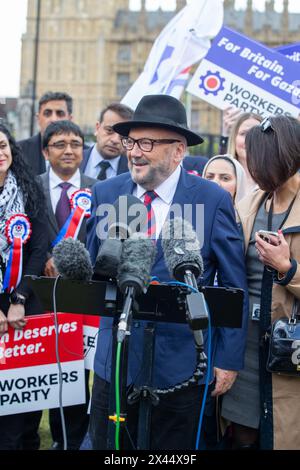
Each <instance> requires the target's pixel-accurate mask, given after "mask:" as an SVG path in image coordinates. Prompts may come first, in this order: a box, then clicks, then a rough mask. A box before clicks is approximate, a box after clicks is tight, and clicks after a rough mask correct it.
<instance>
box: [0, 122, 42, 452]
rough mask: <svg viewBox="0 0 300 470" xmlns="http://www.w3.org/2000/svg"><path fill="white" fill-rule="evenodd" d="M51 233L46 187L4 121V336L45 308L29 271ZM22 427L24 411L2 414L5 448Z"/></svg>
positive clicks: (17, 442)
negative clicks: (15, 268)
mask: <svg viewBox="0 0 300 470" xmlns="http://www.w3.org/2000/svg"><path fill="white" fill-rule="evenodd" d="M16 214H18V216H17V217H18V218H19V217H20V218H21V220H23V221H24V220H25V221H26V220H28V223H27V229H28V231H27V232H26V229H25V230H24V232H25V233H27V236H28V239H27V241H26V243H25V244H24V245H23V258H22V273H21V274H22V275H21V278H20V280H19V281H18V280H15V282H12V284H13V288H11V284H9V287H7V275H8V271H9V269H8V266H9V258H10V254H11V250H12V237H13V236H14V235H13V234H15V233H16V232H14V231H13V229H12V227H13V225H14V221H15V219H14V216H16ZM17 220H19V219H17ZM25 225H26V223H25ZM29 227H30V229H29ZM45 233H46V214H45V204H44V197H43V192H42V190H41V189H40V187H39V186H38V184H37V182H36V181H35V179H34V177H33V176H32V174H31V172H30V169H29V167H27V165H26V164H25V162H24V160H23V156H22V153H21V149H20V148H19V146H18V145H17V144H16V141H15V139H14V138H13V136H12V135H11V133H10V132H9V131H8V129H7V128H6V127H5V126H3V125H2V124H0V336H2V335H3V334H5V333H6V332H7V329H8V325H10V326H11V327H12V328H14V329H23V328H24V327H25V325H26V317H25V315H26V314H35V313H42V309H41V306H40V305H39V302H38V301H37V299H36V298H35V297H34V295H33V293H32V291H31V289H30V287H29V285H28V283H27V280H26V278H25V277H24V276H25V275H26V274H31V275H41V273H42V269H43V266H44V264H45V259H46V252H47V237H46V236H45ZM25 238H26V237H25ZM24 241H25V240H24ZM22 432H23V415H22V414H19V415H7V416H0V449H1V450H3V449H19V448H21V440H22V439H21V436H22Z"/></svg>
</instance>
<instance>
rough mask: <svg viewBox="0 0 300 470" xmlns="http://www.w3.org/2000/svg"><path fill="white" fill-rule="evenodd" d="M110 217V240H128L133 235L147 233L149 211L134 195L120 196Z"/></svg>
mask: <svg viewBox="0 0 300 470" xmlns="http://www.w3.org/2000/svg"><path fill="white" fill-rule="evenodd" d="M113 209H114V210H113V211H111V212H110V213H109V215H108V234H107V235H108V238H118V239H122V240H126V238H128V237H130V236H131V235H132V234H133V233H136V232H144V233H145V232H147V209H146V206H145V205H144V204H143V203H142V202H141V200H140V199H139V198H137V197H135V196H133V195H132V194H126V195H123V196H119V197H118V199H117V200H116V201H115V202H114V205H113Z"/></svg>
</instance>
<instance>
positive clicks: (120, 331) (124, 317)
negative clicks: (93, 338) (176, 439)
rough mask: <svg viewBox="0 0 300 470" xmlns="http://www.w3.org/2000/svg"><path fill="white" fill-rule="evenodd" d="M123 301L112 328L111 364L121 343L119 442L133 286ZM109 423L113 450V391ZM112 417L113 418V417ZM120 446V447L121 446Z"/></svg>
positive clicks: (123, 419) (124, 408)
mask: <svg viewBox="0 0 300 470" xmlns="http://www.w3.org/2000/svg"><path fill="white" fill-rule="evenodd" d="M124 297H125V299H124V303H123V308H122V312H121V314H120V317H119V319H118V320H116V319H115V323H114V330H113V354H112V364H116V350H117V347H116V346H117V343H121V344H122V351H121V361H120V371H121V374H120V375H121V376H120V381H119V383H120V391H121V393H120V395H121V400H120V401H121V403H120V421H121V422H120V430H121V432H120V442H121V439H122V438H123V436H124V428H125V426H126V425H127V422H126V418H127V371H128V348H129V338H130V329H131V319H132V312H133V309H134V299H135V288H134V287H133V286H127V287H126V290H125V294H124ZM114 372H115V367H112V373H111V390H113V391H114V390H115V384H116V377H115V373H114ZM109 411H110V412H109V416H110V419H109V422H108V423H109V424H108V433H107V449H111V450H115V432H116V420H115V419H114V418H116V414H115V411H116V399H115V393H110V400H109ZM113 417H114V418H113ZM121 448H122V447H121Z"/></svg>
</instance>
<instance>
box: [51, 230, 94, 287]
mask: <svg viewBox="0 0 300 470" xmlns="http://www.w3.org/2000/svg"><path fill="white" fill-rule="evenodd" d="M53 262H54V266H55V268H56V270H57V271H58V273H59V274H60V275H61V276H62V277H63V278H64V279H70V280H74V281H89V280H91V279H92V276H93V267H92V263H91V259H90V255H89V252H88V251H87V250H86V248H85V246H84V244H83V243H81V242H80V241H79V240H74V239H73V238H63V239H62V240H61V241H60V242H59V243H58V244H57V245H56V246H55V247H54V249H53Z"/></svg>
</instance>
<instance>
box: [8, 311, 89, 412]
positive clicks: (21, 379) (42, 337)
mask: <svg viewBox="0 0 300 470" xmlns="http://www.w3.org/2000/svg"><path fill="white" fill-rule="evenodd" d="M26 319H27V325H26V327H25V328H24V329H23V330H14V329H12V328H11V327H9V329H8V332H7V333H5V334H4V335H3V336H2V337H1V339H0V371H1V375H0V415H9V414H17V413H22V412H27V411H35V410H41V409H48V408H56V407H58V406H59V370H58V366H57V355H56V334H55V325H54V319H53V315H51V314H46V315H39V316H32V317H26ZM58 331H59V336H58V354H59V360H60V363H61V367H62V375H61V379H62V403H63V406H69V405H75V404H79V403H84V402H85V385H84V360H83V324H82V316H81V315H72V314H67V313H65V314H58Z"/></svg>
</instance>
